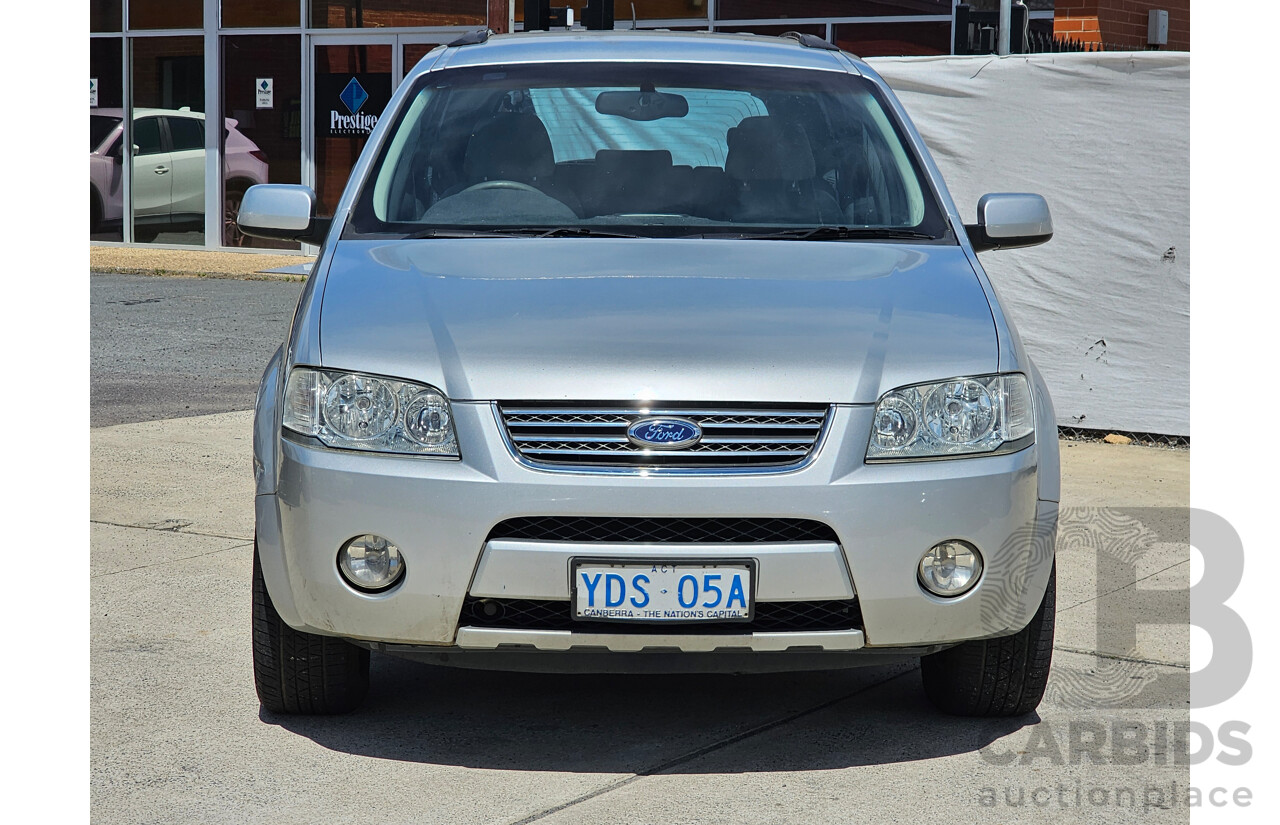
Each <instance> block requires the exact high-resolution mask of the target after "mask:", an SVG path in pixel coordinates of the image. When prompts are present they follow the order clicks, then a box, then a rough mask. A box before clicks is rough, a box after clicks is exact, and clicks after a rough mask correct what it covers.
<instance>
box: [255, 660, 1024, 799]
mask: <svg viewBox="0 0 1280 825" xmlns="http://www.w3.org/2000/svg"><path fill="white" fill-rule="evenodd" d="M371 677H372V688H371V690H370V693H369V697H368V699H367V700H366V701H365V703H364V705H362V706H361V708H360V709H358V710H357V711H356V712H354V713H351V714H347V715H343V716H334V717H304V716H284V715H278V714H271V713H267V712H265V711H260V713H259V716H260V718H261V719H262V721H264V722H266V723H268V724H272V725H278V726H280V727H281V728H284V729H285V730H288V731H291V732H293V733H295V734H297V735H299V736H304V737H306V738H308V739H310V740H312V741H314V742H315V743H317V744H319V745H321V746H322V747H325V748H328V749H330V750H334V751H340V752H344V753H351V754H357V755H361V756H371V757H375V758H379V759H391V760H397V761H404V762H419V763H424V764H434V765H453V766H460V767H471V768H485V769H494V770H528V771H565V772H577V773H641V774H647V773H660V772H661V773H691V774H701V773H726V772H752V771H806V770H831V769H838V768H846V767H852V766H858V765H873V764H889V763H894V762H904V761H914V760H919V759H929V758H933V757H939V756H948V755H952V754H958V753H966V752H976V751H978V750H980V749H981V748H983V747H984V746H986V745H988V744H990V743H992V742H993V741H995V740H996V739H999V738H1000V737H1002V736H1006V735H1008V734H1009V733H1012V732H1014V731H1016V730H1018V729H1020V728H1022V727H1023V726H1026V725H1033V724H1035V723H1036V722H1038V721H1039V718H1038V717H1037V716H1036V715H1035V714H1032V715H1030V716H1026V717H1022V718H1020V719H995V720H988V719H961V718H954V717H948V716H944V715H942V714H940V713H939V712H937V711H936V710H934V709H933V708H932V706H931V705H929V703H928V701H927V700H926V699H925V696H924V691H923V688H922V687H921V686H920V677H919V673H918V668H917V667H915V666H914V665H905V664H900V665H892V666H883V667H867V668H857V669H852V670H837V671H823V672H809V673H785V674H760V675H661V676H660V675H645V676H635V675H629V676H622V675H595V674H592V675H564V674H555V675H548V674H531V673H509V672H493V671H481V670H463V669H454V668H447V667H437V666H432V665H426V664H421V663H416V662H409V661H405V660H400V659H396V658H393V657H390V656H380V655H375V656H374V657H373V665H372V673H371Z"/></svg>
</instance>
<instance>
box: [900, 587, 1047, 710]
mask: <svg viewBox="0 0 1280 825" xmlns="http://www.w3.org/2000/svg"><path fill="white" fill-rule="evenodd" d="M1056 595H1057V565H1056V564H1055V565H1054V566H1053V567H1052V568H1050V570H1049V584H1048V586H1047V587H1046V588H1045V592H1044V598H1043V599H1042V600H1041V601H1040V608H1039V610H1037V611H1036V614H1035V616H1033V617H1032V618H1031V622H1030V623H1029V624H1028V625H1027V626H1026V627H1024V628H1023V629H1022V630H1020V631H1018V632H1017V633H1014V634H1012V635H1010V636H1000V637H997V638H994V639H978V640H975V641H971V642H963V643H961V644H958V645H956V646H955V647H952V648H948V649H946V650H943V651H941V652H939V653H933V654H930V655H928V656H923V657H921V659H920V676H921V678H922V679H923V681H924V692H925V695H927V696H928V697H929V701H930V702H932V703H933V704H934V706H935V707H936V708H938V710H941V711H942V712H944V713H950V714H953V715H955V716H983V717H999V716H1023V715H1025V714H1028V713H1030V712H1031V711H1033V710H1035V709H1036V707H1037V706H1038V705H1039V704H1040V699H1041V698H1042V697H1043V696H1044V688H1045V685H1046V684H1047V683H1048V681H1049V662H1050V659H1051V658H1052V655H1053V622H1054V601H1055V599H1056Z"/></svg>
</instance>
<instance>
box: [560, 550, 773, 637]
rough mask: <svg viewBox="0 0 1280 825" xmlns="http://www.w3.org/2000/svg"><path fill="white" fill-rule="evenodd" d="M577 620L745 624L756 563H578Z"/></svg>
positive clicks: (573, 593) (751, 601)
mask: <svg viewBox="0 0 1280 825" xmlns="http://www.w3.org/2000/svg"><path fill="white" fill-rule="evenodd" d="M570 569H571V571H572V573H573V582H572V586H571V587H570V593H571V599H572V601H573V615H574V618H576V619H586V620H590V621H624V622H625V621H640V622H735V621H737V622H747V621H750V620H751V617H752V612H753V609H754V606H755V587H754V585H755V581H754V578H755V563H754V562H753V561H749V560H743V561H726V562H720V561H716V562H702V561H680V562H637V561H625V562H624V561H609V560H599V559H574V560H573V561H572V563H571V565H570Z"/></svg>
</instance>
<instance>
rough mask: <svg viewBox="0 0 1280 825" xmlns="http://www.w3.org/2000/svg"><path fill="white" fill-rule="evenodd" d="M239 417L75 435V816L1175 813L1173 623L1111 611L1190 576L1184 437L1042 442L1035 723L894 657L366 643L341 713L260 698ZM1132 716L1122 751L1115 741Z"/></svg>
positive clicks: (1177, 655)
mask: <svg viewBox="0 0 1280 825" xmlns="http://www.w3.org/2000/svg"><path fill="white" fill-rule="evenodd" d="M250 420H251V413H249V412H230V413H221V414H216V415H208V416H198V417H191V418H178V419H164V420H157V421H147V422H142V423H131V424H123V425H118V426H108V427H100V428H97V429H95V430H93V431H92V465H91V466H92V469H91V473H92V500H91V519H92V521H93V525H92V546H91V575H92V581H91V599H92V602H91V606H92V624H91V668H92V671H91V673H92V677H91V678H92V685H91V697H92V708H91V724H92V741H91V754H92V756H91V801H92V809H93V817H94V820H95V821H96V822H102V823H115V822H121V823H124V822H128V823H145V822H157V823H159V822H164V823H180V822H200V823H221V822H227V823H241V822H271V823H291V822H297V823H316V822H325V823H345V822H351V823H355V822H360V823H365V822H370V821H376V822H405V823H410V822H414V823H421V822H448V823H490V822H496V823H516V822H519V823H529V822H535V821H536V822H540V823H578V822H583V823H587V822H604V821H609V822H632V823H658V822H681V823H691V822H708V823H710V822H743V823H790V822H805V823H824V822H831V823H846V822H850V821H868V822H911V823H922V822H954V821H957V820H967V821H975V822H1009V821H1018V822H1060V821H1067V820H1077V821H1080V820H1084V821H1091V822H1131V821H1139V820H1140V821H1143V822H1185V821H1187V809H1186V807H1185V802H1183V803H1182V804H1178V803H1177V800H1176V799H1175V798H1174V797H1175V796H1176V794H1174V793H1173V792H1174V791H1176V789H1177V788H1179V787H1180V788H1185V786H1186V784H1187V781H1188V770H1187V767H1186V766H1185V765H1174V764H1166V763H1172V762H1173V761H1174V758H1173V756H1172V754H1173V752H1174V751H1175V750H1177V743H1176V738H1177V737H1176V734H1177V731H1178V730H1180V729H1185V724H1186V720H1187V707H1188V705H1187V699H1188V663H1189V642H1188V636H1189V632H1188V629H1187V621H1188V617H1187V616H1186V615H1178V610H1177V609H1176V607H1175V608H1174V609H1171V610H1168V611H1166V614H1165V615H1158V616H1147V617H1146V618H1148V619H1154V620H1156V621H1165V622H1168V623H1167V624H1150V623H1149V624H1144V625H1141V626H1139V627H1137V628H1136V631H1135V633H1134V634H1133V635H1134V636H1135V638H1134V639H1133V644H1132V645H1131V646H1127V647H1126V644H1127V643H1126V641H1125V639H1126V635H1125V627H1124V625H1125V621H1124V620H1123V616H1124V615H1125V608H1126V606H1128V607H1132V606H1133V604H1134V603H1135V601H1136V600H1137V599H1139V598H1140V590H1139V588H1166V589H1172V590H1177V589H1180V588H1185V587H1186V586H1187V585H1188V583H1189V570H1190V564H1189V558H1188V554H1189V549H1188V547H1187V546H1186V541H1185V508H1186V505H1187V501H1188V489H1189V452H1187V451H1176V450H1160V449H1153V448H1147V447H1137V446H1113V445H1106V444H1088V443H1064V444H1063V474H1064V495H1063V504H1064V507H1065V508H1067V509H1066V510H1064V524H1067V525H1069V526H1070V527H1071V530H1070V535H1069V537H1068V540H1066V541H1064V542H1063V543H1062V545H1061V546H1060V549H1059V557H1058V558H1059V562H1058V563H1059V608H1058V622H1059V633H1058V637H1057V649H1056V650H1055V654H1054V661H1055V666H1054V671H1053V679H1052V681H1051V684H1050V690H1049V697H1048V698H1047V699H1046V701H1045V703H1044V704H1043V705H1042V706H1041V708H1040V711H1039V715H1038V717H1037V716H1032V717H1030V718H1027V719H1022V720H1013V721H972V720H961V719H951V718H947V717H942V716H939V715H937V714H936V713H934V712H933V711H932V710H931V709H930V708H929V706H928V705H927V704H926V702H925V699H924V695H923V691H922V690H921V688H920V686H919V676H918V673H917V672H916V670H915V668H914V667H908V666H899V667H894V668H870V669H864V670H855V671H846V672H834V673H816V674H784V675H770V676H759V677H746V676H707V677H688V676H680V677H668V676H652V677H643V678H636V677H617V676H544V675H534V674H501V673H486V672H480V671H476V672H470V671H455V670H449V669H444V668H435V667H430V666H425V665H419V664H412V663H408V662H403V661H400V660H396V659H392V658H389V657H385V656H376V655H375V657H374V664H373V689H372V692H371V695H370V697H369V700H368V702H367V703H366V705H365V706H364V707H363V708H362V709H361V710H360V711H358V712H357V713H355V714H352V715H350V716H346V717H340V718H331V719H306V718H301V719H300V718H287V717H277V716H272V715H268V714H263V713H261V712H260V710H259V707H258V704H257V700H256V697H255V695H254V691H253V680H252V673H251V667H250V648H249V566H250V559H251V553H252V530H253V527H252V495H253V490H252V480H251V472H250V466H249V455H250V440H249V427H250ZM1095 508H1104V509H1095ZM1117 537H1118V538H1117ZM1117 547H1120V548H1127V549H1121V550H1117V549H1116V548H1117ZM1102 557H1106V558H1108V559H1111V560H1112V562H1113V563H1112V564H1111V565H1110V566H1109V567H1107V568H1106V569H1107V571H1109V572H1108V577H1107V578H1106V579H1105V580H1104V582H1103V585H1102V586H1101V587H1100V586H1099V585H1098V584H1097V580H1098V574H1097V572H1096V571H1097V570H1098V569H1099V562H1098V559H1099V558H1102ZM1113 557H1118V558H1120V562H1123V564H1120V563H1118V562H1115V559H1114V558H1113ZM1117 564H1119V566H1117ZM1125 564H1127V565H1128V567H1124V565H1125ZM1116 570H1120V571H1121V573H1119V574H1117V573H1116V572H1115V571H1116ZM1126 571H1127V572H1126ZM1176 601H1177V600H1176V599H1175V600H1174V602H1176ZM1117 617H1121V618H1119V619H1117ZM1100 623H1101V624H1102V625H1103V626H1104V627H1109V626H1110V625H1116V627H1112V628H1111V629H1110V630H1109V631H1107V632H1103V633H1101V634H1100V633H1099V632H1098V627H1099V624H1100ZM1108 646H1111V647H1114V648H1116V649H1113V650H1108V649H1107V648H1108ZM1121 648H1123V649H1121ZM1100 649H1101V650H1103V651H1104V654H1105V655H1096V652H1097V651H1099V650H1100ZM1117 726H1119V727H1117ZM1179 726H1182V727H1181V728H1180V727H1179ZM1139 730H1140V731H1141V732H1142V736H1143V737H1144V740H1143V741H1144V742H1146V743H1147V747H1146V750H1147V751H1148V753H1147V754H1146V755H1144V756H1143V757H1142V758H1141V759H1135V758H1134V757H1133V754H1134V753H1136V751H1133V749H1132V748H1130V750H1129V751H1125V750H1124V749H1123V748H1116V749H1114V750H1113V749H1112V745H1113V740H1115V738H1116V737H1117V736H1130V737H1132V736H1136V735H1137V734H1136V733H1134V732H1135V731H1139ZM1170 730H1172V731H1174V734H1172V735H1171V734H1169V731H1170ZM1099 731H1100V732H1101V735H1102V737H1103V739H1102V742H1103V744H1102V746H1101V747H1100V748H1096V749H1095V752H1094V753H1093V754H1092V755H1087V754H1086V755H1083V756H1082V755H1081V754H1080V753H1078V752H1075V751H1078V750H1079V748H1078V747H1076V746H1075V745H1079V744H1080V743H1081V742H1083V743H1086V744H1087V743H1089V742H1091V741H1094V742H1096V740H1097V735H1098V732H1099ZM1125 731H1128V733H1125ZM1161 731H1163V733H1160V732H1161ZM1171 736H1172V738H1171ZM1072 737H1075V739H1074V740H1073V738H1072ZM1073 742H1074V743H1075V745H1073ZM1171 743H1172V744H1171ZM1126 754H1127V755H1126ZM1060 763H1061V764H1060ZM1171 783H1176V786H1175V785H1171ZM1130 791H1131V792H1132V793H1133V796H1132V797H1131V796H1130ZM1104 792H1105V795H1106V800H1107V801H1106V802H1105V803H1103V802H1100V801H1099V802H1097V803H1096V804H1095V802H1091V801H1090V800H1091V796H1090V795H1091V794H1092V799H1093V800H1101V799H1102V796H1103V793H1104ZM1019 794H1021V799H1022V801H1023V804H1022V805H1020V806H1018V805H1014V804H1012V803H1013V802H1016V801H1017V800H1018V799H1019ZM1157 796H1159V797H1160V798H1156V797H1157ZM1046 800H1047V801H1046ZM1144 800H1145V801H1146V805H1147V807H1145V809H1144ZM1130 801H1132V803H1133V804H1132V805H1131V804H1130ZM988 803H990V804H988ZM1041 803H1044V804H1041ZM1156 803H1163V804H1164V805H1166V806H1168V807H1157V806H1156Z"/></svg>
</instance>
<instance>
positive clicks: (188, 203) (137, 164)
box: [89, 109, 267, 245]
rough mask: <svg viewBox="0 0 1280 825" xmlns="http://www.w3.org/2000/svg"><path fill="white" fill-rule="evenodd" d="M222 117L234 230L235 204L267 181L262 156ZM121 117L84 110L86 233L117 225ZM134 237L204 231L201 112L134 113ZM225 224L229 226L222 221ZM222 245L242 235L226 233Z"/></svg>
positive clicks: (227, 214) (228, 211) (228, 216)
mask: <svg viewBox="0 0 1280 825" xmlns="http://www.w3.org/2000/svg"><path fill="white" fill-rule="evenodd" d="M236 125H237V122H236V121H235V120H234V119H232V118H227V119H226V129H227V131H226V134H225V136H224V137H225V143H224V151H223V156H224V160H223V164H224V170H225V172H224V174H225V180H226V186H225V189H224V191H225V196H224V199H223V200H224V215H223V225H224V227H228V226H230V227H234V225H235V216H236V213H237V212H239V210H240V199H241V198H242V197H243V196H244V192H245V190H246V189H248V188H249V187H250V186H252V185H253V184H255V183H266V182H267V156H266V154H265V153H264V152H263V151H262V150H261V149H259V148H258V146H257V144H255V143H254V142H253V141H251V140H249V138H247V137H245V136H244V134H243V133H241V132H240V131H238V130H237V129H236ZM123 134H124V112H123V110H121V109H91V110H90V111H89V222H90V230H89V231H90V234H93V233H97V232H101V231H103V230H104V229H107V228H114V227H118V226H119V225H120V224H121V222H122V220H123V218H124V199H123V197H122V192H121V188H122V186H123V177H124V176H123V166H122V159H123V151H124V140H123ZM133 144H134V153H133V208H134V237H135V239H136V240H140V241H150V240H154V239H155V236H156V235H157V234H158V233H159V232H160V231H162V230H177V231H182V230H200V229H203V228H204V182H205V174H204V164H205V152H204V114H203V113H202V112H192V111H190V110H188V109H135V110H134V112H133ZM228 222H229V223H228ZM223 235H224V237H223V240H224V242H225V243H228V244H231V245H238V244H239V243H241V242H242V241H243V236H242V235H240V234H239V232H238V231H236V232H234V233H233V232H230V231H229V230H227V229H225V228H224V233H223Z"/></svg>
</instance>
